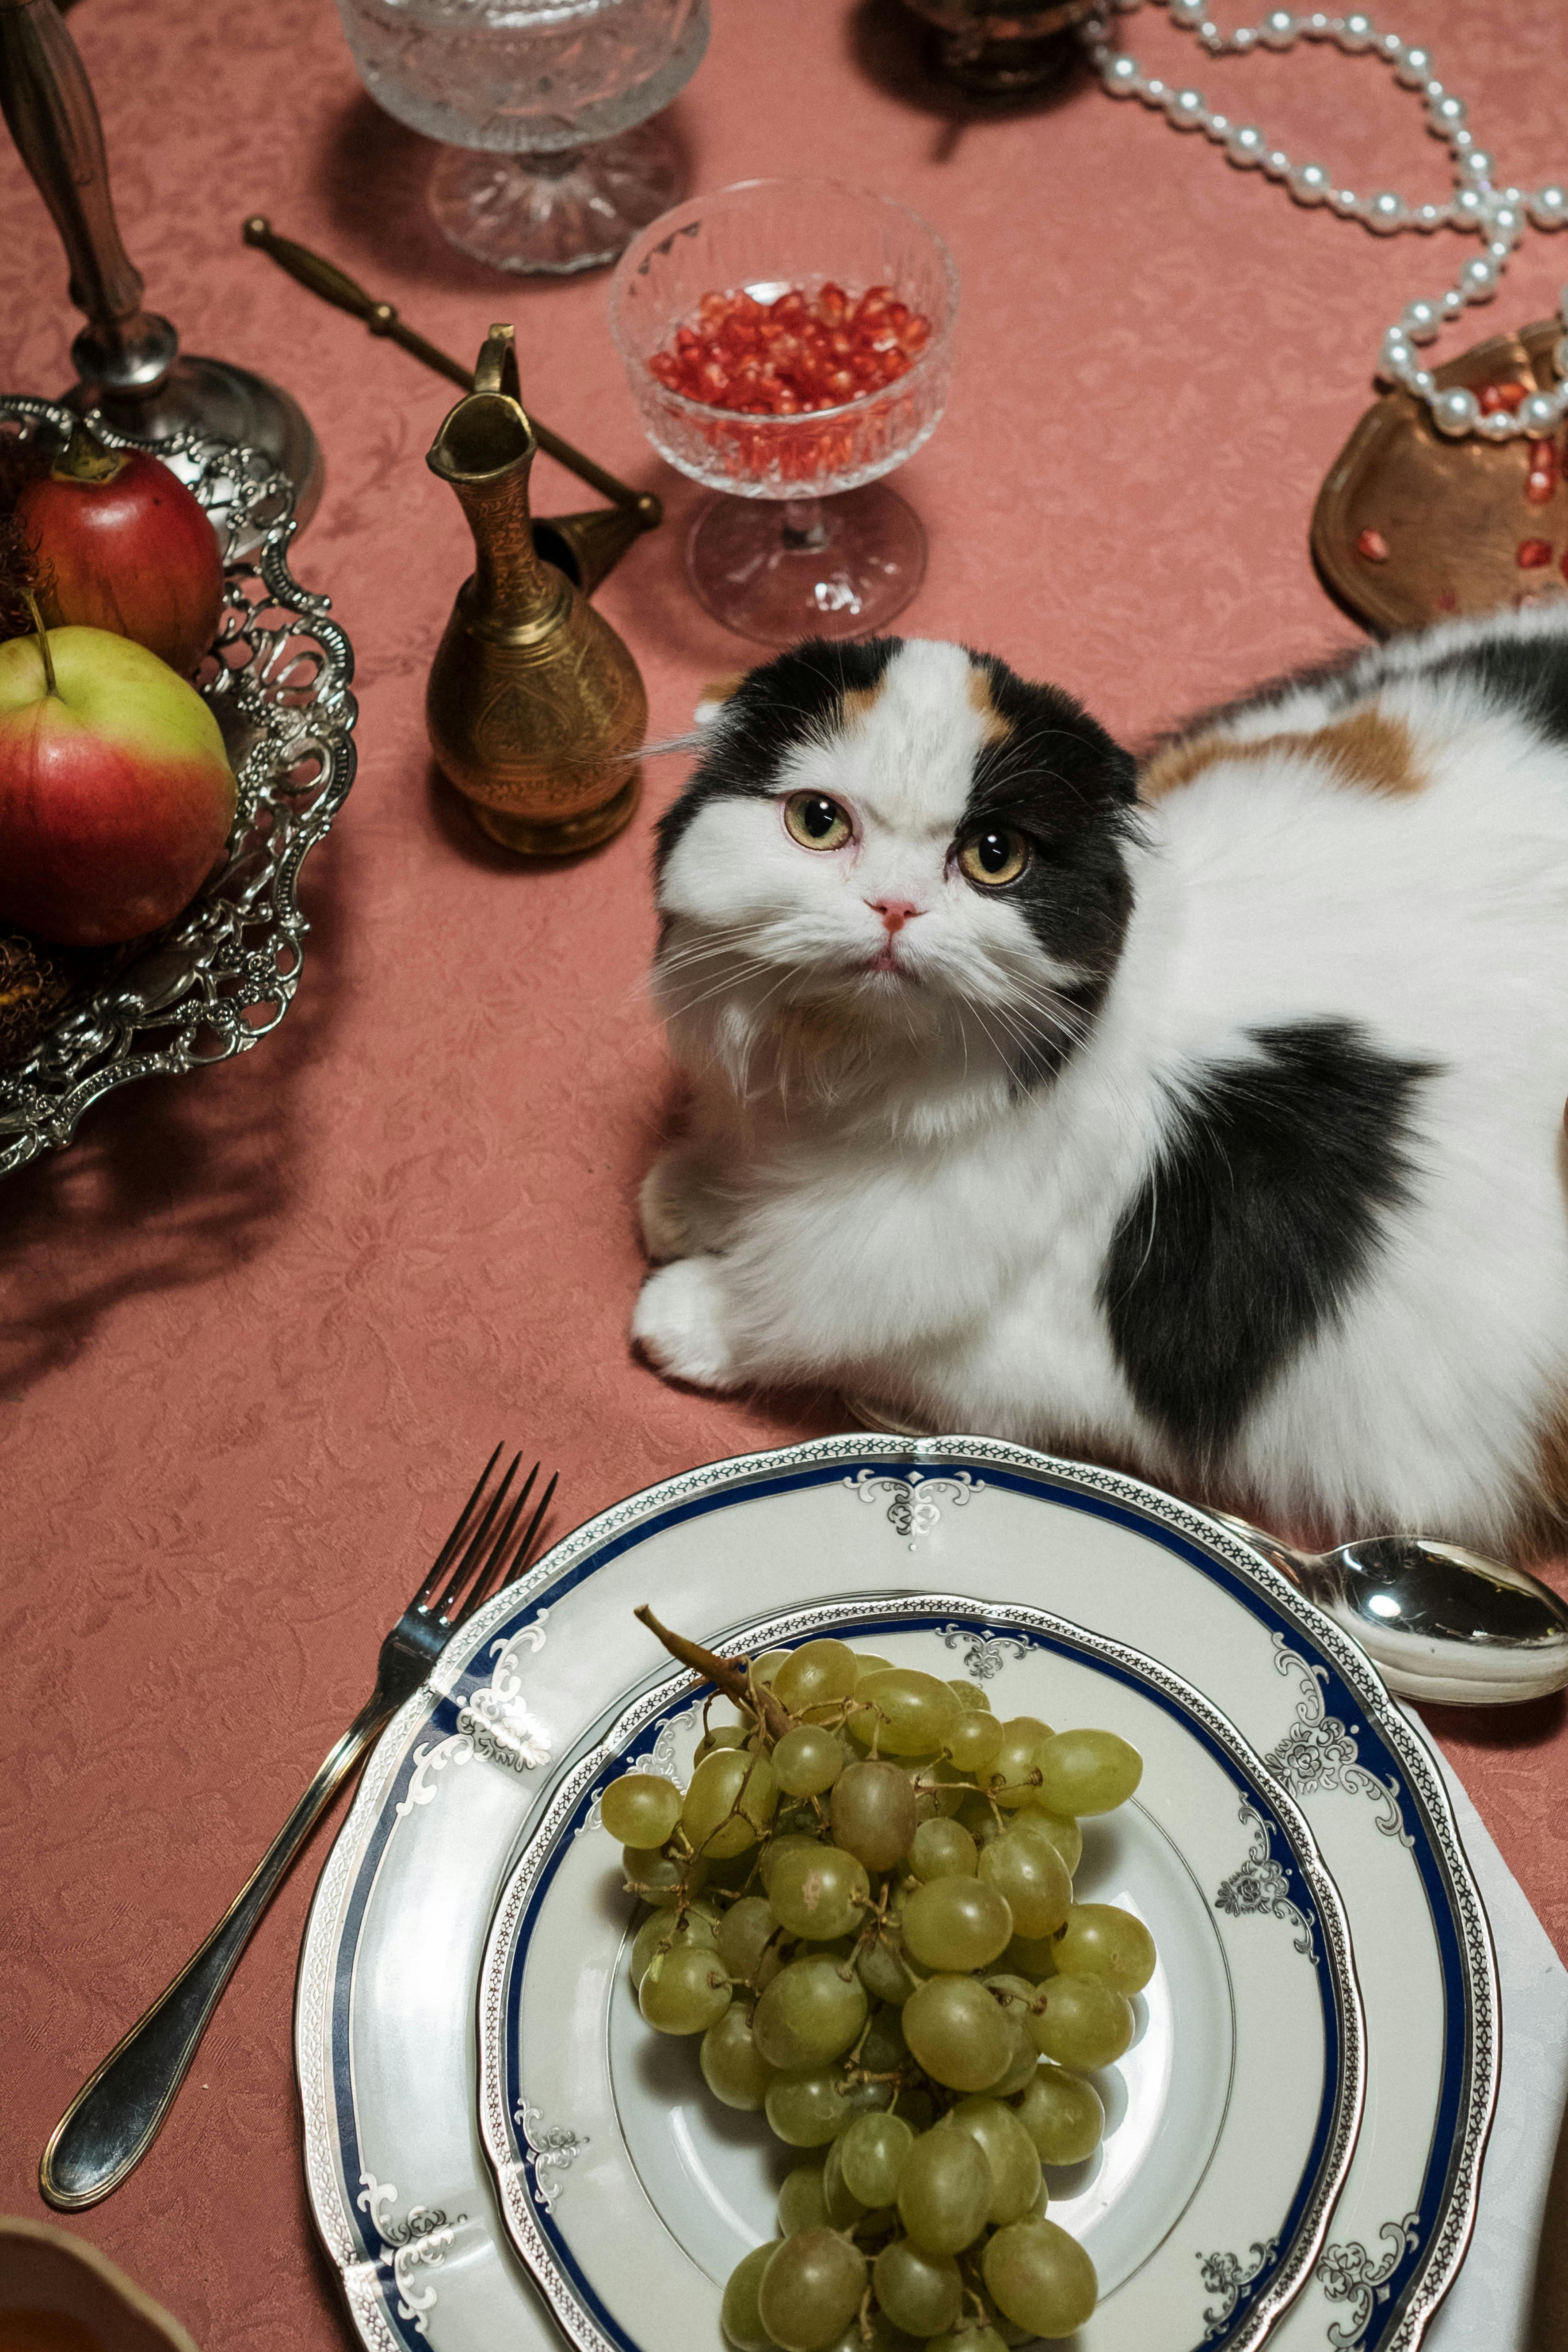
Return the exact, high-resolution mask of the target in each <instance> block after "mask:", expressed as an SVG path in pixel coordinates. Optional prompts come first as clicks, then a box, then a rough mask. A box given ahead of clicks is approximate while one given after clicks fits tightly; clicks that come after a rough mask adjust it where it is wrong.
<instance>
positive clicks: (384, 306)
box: [0, 0, 664, 530]
mask: <svg viewBox="0 0 1568 2352" xmlns="http://www.w3.org/2000/svg"><path fill="white" fill-rule="evenodd" d="M0 5H4V0H0ZM243 235H244V237H245V241H246V243H247V245H253V246H255V247H258V250H259V251H260V252H262V253H265V254H268V255H270V257H271V258H272V259H273V260H274V261H275V262H277V264H278V266H279V268H280V269H286V270H287V271H288V273H289V277H290V278H294V279H295V280H296V281H297V282H298V283H299V284H300V285H301V286H303V287H304V288H306V289H307V290H308V291H309V292H310V293H311V294H319V295H320V296H321V299H322V301H323V302H331V303H332V304H333V305H335V307H336V308H337V309H338V310H346V311H347V312H348V313H349V315H350V317H351V318H354V319H360V320H363V322H364V324H365V326H367V327H368V328H369V330H370V331H371V333H372V334H373V335H384V336H386V337H387V339H388V341H391V342H395V343H397V344H399V345H401V347H402V349H403V350H404V351H405V352H409V353H411V355H412V356H413V357H414V358H415V359H416V360H420V361H422V362H423V363H424V364H425V366H426V367H427V368H432V369H434V371H435V373H437V375H444V376H446V377H447V380H448V382H449V383H455V384H459V385H460V386H461V387H462V389H463V391H465V392H471V391H472V390H473V386H474V374H473V370H472V369H471V368H466V367H465V366H464V365H463V363H462V362H461V360H455V359H453V358H452V356H451V354H450V353H449V352H444V351H442V350H440V349H439V348H438V346H437V344H435V343H433V342H431V341H428V340H427V338H426V337H425V336H424V335H422V334H420V333H418V332H417V331H416V329H415V328H413V327H411V326H409V325H408V324H407V322H406V320H403V319H401V318H400V317H399V316H398V313H397V309H396V306H395V304H394V303H391V302H382V301H378V300H377V299H376V297H375V296H374V294H370V293H367V292H366V290H365V289H364V288H363V286H361V285H360V284H358V282H357V281H356V280H355V279H354V278H351V277H350V276H349V274H348V272H347V271H346V270H344V269H340V268H338V266H337V264H336V263H335V262H331V261H327V260H324V259H323V258H322V257H321V255H320V254H319V253H312V252H311V251H310V247H309V246H305V245H297V244H296V243H295V241H294V239H293V238H292V237H289V236H279V235H278V232H277V231H276V229H275V228H274V227H273V226H272V224H271V222H270V221H268V219H267V217H266V215H264V214H261V213H253V214H252V215H251V217H250V218H249V219H248V220H247V222H246V224H245V227H244V231H243ZM528 420H529V423H530V424H531V425H532V427H533V436H534V438H535V440H536V441H537V442H538V444H539V446H540V447H541V448H542V450H544V452H545V453H546V455H547V456H549V457H553V458H554V459H555V461H556V463H557V464H558V465H562V466H564V467H566V468H567V470H568V471H569V472H570V473H574V474H575V475H576V477H577V478H578V480H579V481H580V482H586V483H587V484H588V486H589V488H591V489H595V490H597V491H598V493H599V495H600V497H601V498H605V499H610V500H611V501H612V503H613V504H615V505H616V506H618V507H624V508H625V509H626V512H627V513H628V514H632V515H635V516H636V517H637V522H638V525H639V527H640V528H641V529H642V530H654V529H655V528H656V526H657V525H658V523H659V522H660V521H661V520H663V516H664V507H663V504H662V502H661V501H660V500H659V499H657V498H656V497H655V496H654V494H653V492H652V491H651V490H634V489H632V488H630V487H629V485H628V484H626V482H622V481H618V480H617V479H616V477H615V475H614V474H612V473H609V472H607V471H606V469H605V467H603V466H596V465H595V463H594V460H593V459H592V457H584V454H583V452H582V450H581V449H574V447H573V446H572V444H571V442H570V441H563V439H562V437H561V436H560V434H559V433H552V431H551V429H550V427H549V425H542V424H541V423H540V421H539V419H538V417H537V416H536V415H534V413H533V411H532V409H531V408H530V409H529V411H528Z"/></svg>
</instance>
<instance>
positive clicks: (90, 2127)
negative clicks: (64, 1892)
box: [38, 1689, 396, 2213]
mask: <svg viewBox="0 0 1568 2352" xmlns="http://www.w3.org/2000/svg"><path fill="white" fill-rule="evenodd" d="M395 1712H396V1701H395V1699H392V1698H388V1697H386V1696H384V1694H383V1693H382V1692H381V1691H380V1690H379V1689H378V1690H377V1691H376V1693H375V1695H374V1697H372V1698H371V1699H370V1700H368V1701H367V1703H366V1704H365V1706H363V1707H362V1708H361V1709H360V1712H359V1714H358V1715H357V1716H355V1717H354V1719H353V1723H351V1724H350V1726H349V1727H348V1729H347V1730H346V1731H345V1732H344V1733H343V1736H342V1738H341V1739H340V1740H339V1741H338V1742H337V1744H336V1746H335V1747H334V1748H332V1749H331V1752H330V1754H329V1755H327V1756H326V1757H325V1758H324V1759H323V1760H322V1763H321V1769H320V1770H319V1771H318V1772H317V1774H316V1777H315V1779H314V1780H312V1781H311V1783H310V1787H309V1788H308V1789H307V1790H306V1791H305V1793H304V1795H303V1796H302V1797H301V1798H300V1801H299V1803H298V1804H297V1805H296V1806H295V1808H294V1810H293V1811H292V1812H291V1813H290V1814H289V1818H288V1820H287V1821H286V1822H284V1824H283V1826H282V1828H281V1829H280V1830H279V1832H278V1834H277V1836H276V1837H275V1838H274V1839H273V1841H272V1843H271V1844H270V1845H269V1846H268V1849H267V1851H266V1853H264V1854H263V1855H262V1857H261V1860H260V1861H259V1862H258V1864H257V1865H256V1868H255V1870H254V1871H253V1872H252V1873H251V1874H250V1876H249V1878H248V1879H247V1881H246V1883H245V1885H243V1886H242V1887H241V1888H240V1891H239V1893H238V1894H237V1895H236V1896H235V1898H234V1901H233V1902H232V1903H231V1904H230V1905H229V1906H228V1909H227V1910H226V1912H225V1913H224V1915H223V1917H222V1918H221V1919H220V1920H219V1921H218V1923H217V1925H216V1927H214V1928H213V1930H212V1932H211V1934H210V1935H208V1936H207V1937H205V1938H204V1940H203V1941H202V1942H201V1944H199V1945H198V1946H197V1948H196V1949H195V1951H194V1952H193V1953H192V1955H191V1957H190V1958H189V1959H188V1960H187V1961H186V1962H185V1965H184V1968H183V1969H181V1970H180V1972H179V1974H178V1976H177V1977H175V1978H174V1980H173V1982H172V1983H170V1984H168V1985H165V1987H164V1988H163V1991H162V1992H161V1993H160V1994H159V1996H158V1998H157V2000H155V2001H154V2002H153V2005H152V2007H151V2008H150V2009H148V2010H147V2011H144V2012H143V2014H142V2016H141V2017H140V2018H139V2019H138V2020H137V2021H136V2023H135V2024H134V2025H133V2026H132V2029H131V2031H130V2032H129V2033H128V2034H126V2036H125V2037H124V2039H123V2041H121V2042H117V2043H116V2044H115V2046H114V2048H113V2049H112V2050H111V2051H110V2053H109V2055H108V2057H107V2058H106V2059H105V2060H104V2062H103V2063H102V2065H101V2066H100V2067H98V2068H97V2069H96V2071H95V2072H94V2073H93V2074H89V2077H88V2079H87V2081H86V2082H85V2083H84V2084H82V2086H81V2088H80V2090H79V2092H78V2093H77V2095H76V2096H75V2098H74V2099H73V2100H72V2101H71V2103H70V2105H69V2106H68V2108H67V2109H66V2111H65V2114H64V2115H63V2116H61V2117H60V2120H59V2122H58V2124H57V2125H56V2126H55V2128H54V2130H53V2132H52V2133H51V2134H50V2136H49V2143H48V2146H47V2147H46V2148H45V2150H44V2154H43V2160H42V2162H41V2163H40V2165H39V2167H38V2186H39V2188H40V2189H41V2190H42V2191H43V2194H44V2196H45V2198H46V2199H47V2201H48V2203H49V2204H51V2205H53V2206H54V2207H55V2208H56V2209H57V2210H58V2211H60V2212H65V2213H75V2212H79V2211H80V2210H82V2208H83V2207H84V2206H88V2205H96V2204H97V2203H98V2202H99V2200H100V2199H101V2198H104V2197H107V2196H108V2195H109V2194H110V2190H111V2189H118V2188H119V2186H120V2184H121V2181H122V2180H123V2179H125V2177H126V2175H127V2174H128V2173H129V2172H131V2171H132V2170H133V2169H134V2168H135V2167H136V2166H137V2165H138V2164H140V2163H141V2161H142V2158H143V2157H144V2156H145V2155H146V2153H147V2151H148V2149H149V2148H150V2147H152V2145H153V2141H154V2140H155V2139H156V2138H157V2137H158V2133H159V2131H160V2130H161V2128H162V2126H163V2118H164V2116H166V2115H167V2114H168V2112H169V2109H170V2106H171V2105H173V2103H174V2094H175V2092H176V2091H177V2090H178V2089H179V2087H180V2084H182V2083H183V2082H184V2079H185V2075H186V2074H187V2072H188V2070H189V2068H190V2063H191V2061H192V2059H193V2058H194V2057H195V2054H196V2048H197V2045H198V2043H199V2042H200V2041H201V2038H202V2035H203V2034H204V2033H205V2031H206V2028H207V2022H208V2020H209V2019H210V2018H211V2016H212V2013H213V2011H214V2010H215V2009H216V2007H217V2005H218V2002H219V2000H220V1999H221V1998H222V1995H223V1989H224V1987H225V1986H226V1984H227V1982H228V1980H229V1978H230V1977H231V1976H232V1975H233V1973H234V1969H235V1965H236V1963H237V1960H238V1958H239V1956H240V1954H241V1953H242V1952H243V1951H244V1949H245V1948H246V1946H247V1944H248V1943H249V1941H250V1938H251V1936H252V1934H253V1933H254V1932H255V1928H256V1925H257V1922H258V1920H259V1918H260V1917H261V1915H262V1913H263V1912H264V1911H265V1910H266V1908H267V1906H268V1904H269V1903H270V1902H271V1900H272V1897H273V1895H275V1894H276V1893H277V1891H278V1889H279V1886H280V1885H281V1884H282V1882H283V1879H284V1876H285V1875H286V1874H287V1872H288V1870H289V1864H291V1863H292V1862H293V1860H294V1858H295V1856H296V1855H297V1854H298V1853H299V1852H300V1847H301V1846H302V1845H303V1844H304V1843H305V1841H306V1839H307V1838H308V1837H309V1836H310V1832H311V1831H312V1830H313V1829H314V1828H315V1826H316V1823H317V1822H319V1821H320V1819H321V1815H322V1813H323V1812H324V1811H326V1809H327V1806H328V1805H329V1804H330V1803H331V1800H332V1797H333V1796H334V1795H335V1793H336V1791H337V1790H338V1789H339V1788H340V1787H341V1786H342V1781H343V1779H344V1777H345V1775H346V1774H347V1773H349V1772H350V1771H351V1770H352V1769H353V1767H354V1765H355V1764H357V1763H358V1761H359V1759H360V1758H361V1757H362V1756H363V1753H364V1751H365V1749H366V1748H367V1747H368V1746H369V1744H370V1742H371V1741H372V1740H373V1739H374V1738H375V1737H376V1735H377V1733H378V1732H380V1731H381V1730H382V1729H383V1728H384V1726H385V1725H386V1724H387V1723H388V1722H389V1721H390V1720H391V1718H392V1717H393V1715H394V1714H395Z"/></svg>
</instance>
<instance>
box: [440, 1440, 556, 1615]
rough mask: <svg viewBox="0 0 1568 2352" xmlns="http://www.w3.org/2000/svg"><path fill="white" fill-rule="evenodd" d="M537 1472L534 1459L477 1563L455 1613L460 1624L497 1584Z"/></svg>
mask: <svg viewBox="0 0 1568 2352" xmlns="http://www.w3.org/2000/svg"><path fill="white" fill-rule="evenodd" d="M538 1475H539V1465H538V1463H537V1462H536V1463H535V1464H534V1465H533V1467H532V1469H531V1471H530V1472H529V1474H528V1475H527V1477H526V1478H525V1479H524V1480H523V1482H522V1489H521V1493H520V1494H519V1496H518V1497H517V1500H516V1501H515V1502H514V1503H513V1505H512V1507H511V1508H510V1511H509V1512H508V1513H507V1515H506V1519H505V1521H504V1523H503V1525H502V1528H501V1531H500V1535H499V1536H497V1538H496V1539H495V1541H494V1543H493V1544H491V1546H490V1548H489V1551H488V1553H487V1554H486V1555H485V1558H484V1559H483V1560H482V1561H481V1562H480V1564H479V1573H478V1574H477V1576H476V1577H475V1578H474V1580H473V1582H472V1584H471V1585H470V1586H469V1587H468V1592H467V1594H466V1595H465V1597H464V1600H463V1605H462V1607H461V1608H460V1609H459V1611H458V1621H457V1622H458V1624H459V1625H460V1624H462V1623H464V1622H466V1620H467V1619H468V1618H469V1617H471V1616H472V1615H473V1613H474V1612H475V1610H476V1609H478V1608H480V1607H481V1606H482V1605H483V1603H484V1602H485V1601H488V1600H489V1597H490V1594H491V1593H492V1592H493V1591H495V1590H496V1588H497V1586H498V1585H499V1584H500V1567H501V1564H502V1562H503V1561H504V1560H505V1559H506V1554H507V1546H508V1545H509V1544H510V1541H511V1533H512V1529H513V1528H515V1527H516V1525H517V1523H518V1521H519V1519H520V1518H521V1517H522V1513H523V1507H524V1506H525V1504H526V1503H527V1501H528V1498H529V1496H530V1495H531V1493H532V1492H533V1482H534V1480H535V1479H536V1478H537V1477H538Z"/></svg>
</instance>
